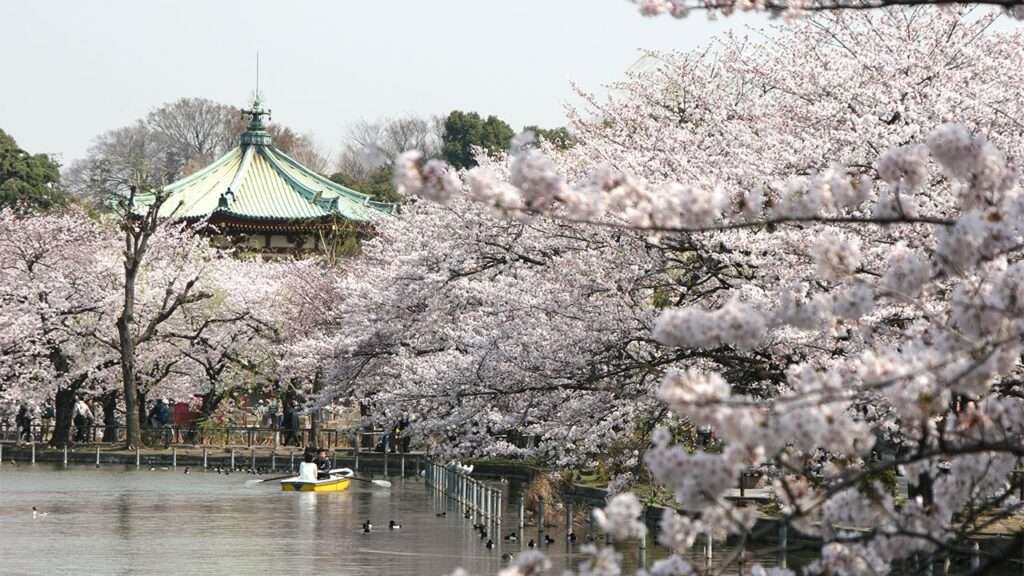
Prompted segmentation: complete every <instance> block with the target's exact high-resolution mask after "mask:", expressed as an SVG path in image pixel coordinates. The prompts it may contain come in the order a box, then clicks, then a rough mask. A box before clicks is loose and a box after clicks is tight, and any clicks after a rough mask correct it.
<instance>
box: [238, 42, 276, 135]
mask: <svg viewBox="0 0 1024 576" xmlns="http://www.w3.org/2000/svg"><path fill="white" fill-rule="evenodd" d="M246 116H248V117H249V126H248V127H247V128H246V130H245V132H242V137H241V139H240V140H241V143H242V145H246V144H256V145H264V146H269V145H270V134H268V133H267V131H266V129H265V127H264V125H263V117H264V116H266V117H267V120H270V110H269V109H267V110H264V109H263V98H262V97H261V96H260V53H259V52H256V91H255V92H254V93H253V97H252V106H251V107H250V108H249V109H248V110H246V109H245V108H243V109H242V118H245V117H246Z"/></svg>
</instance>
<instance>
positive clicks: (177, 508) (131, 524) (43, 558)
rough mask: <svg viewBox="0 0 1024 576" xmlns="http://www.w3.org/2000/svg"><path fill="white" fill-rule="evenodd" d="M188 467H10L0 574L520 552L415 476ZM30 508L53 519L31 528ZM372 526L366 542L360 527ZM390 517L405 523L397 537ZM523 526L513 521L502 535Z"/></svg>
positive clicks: (421, 559) (296, 569) (378, 569)
mask: <svg viewBox="0 0 1024 576" xmlns="http://www.w3.org/2000/svg"><path fill="white" fill-rule="evenodd" d="M183 472H184V468H183V467H178V468H177V469H162V470H149V469H145V468H144V469H142V470H136V469H135V468H134V467H122V466H104V467H102V468H98V469H97V468H94V467H84V466H71V467H69V468H66V469H65V468H64V467H62V466H59V465H55V466H54V465H46V464H40V465H36V466H30V465H18V466H14V465H11V464H9V463H4V464H2V466H0V574H11V575H55V574H56V575H61V574H68V575H71V574H74V575H76V576H80V575H83V574H96V575H105V574H115V575H126V576H127V575H135V574H154V575H165V574H166V575H172V574H173V575H175V576H180V575H183V574H191V575H221V574H246V575H252V574H274V575H289V576H290V575H295V574H314V573H319V574H339V575H362V574H367V575H370V574H388V575H396V576H403V575H410V576H411V575H416V576H421V575H436V576H440V575H443V574H449V573H451V571H452V570H454V569H455V568H456V567H458V566H461V567H463V568H466V569H467V570H469V571H470V572H471V573H472V574H480V575H493V574H495V573H497V571H498V570H499V569H500V568H501V567H502V566H503V565H505V564H507V562H505V561H503V560H502V559H501V556H502V554H503V553H505V552H512V553H515V552H518V551H520V550H521V549H522V548H523V547H524V546H525V543H524V541H523V540H520V541H519V542H515V543H512V542H507V541H504V540H502V539H497V540H496V543H497V547H496V548H495V549H493V550H488V549H487V548H486V547H485V546H484V544H483V542H482V541H481V540H480V538H479V536H478V535H477V533H476V532H475V531H474V530H473V528H472V522H471V521H469V520H466V519H464V518H463V517H462V514H460V513H459V512H458V511H456V510H455V508H454V506H453V505H452V503H451V502H450V501H448V500H447V499H444V498H442V497H440V496H438V495H437V494H436V493H435V492H434V491H433V490H432V489H431V488H429V487H427V486H425V485H424V483H423V482H422V481H421V480H420V479H416V478H407V479H405V480H402V479H399V478H397V477H392V478H391V480H392V481H393V482H394V485H393V487H392V488H391V489H390V490H387V489H380V488H376V487H372V486H369V485H367V484H363V483H359V482H354V483H353V487H352V489H350V490H348V491H346V492H341V493H334V494H311V493H294V492H281V491H280V489H279V487H278V486H277V484H276V483H264V484H256V485H252V483H251V482H248V483H247V482H246V481H247V480H251V478H252V477H251V476H247V475H244V474H237V473H236V474H231V475H229V476H228V475H223V474H217V473H214V472H205V473H204V472H202V471H196V470H194V469H193V471H192V473H191V474H189V475H185V474H184V473H183ZM508 501H509V500H508V499H507V498H506V500H505V502H508ZM32 506H37V507H38V508H39V509H40V510H44V511H46V512H47V513H48V516H47V517H46V518H45V519H40V520H35V521H33V519H32V512H31V510H32ZM445 509H447V510H450V512H449V513H448V514H447V516H446V517H443V518H439V517H437V513H438V512H439V511H441V510H445ZM367 519H369V520H370V521H371V522H372V523H373V524H374V530H373V532H372V533H371V534H363V533H362V529H361V525H362V523H363V521H364V520H367ZM389 520H395V521H396V522H400V523H401V524H402V528H401V529H400V530H398V531H389V530H388V529H387V524H388V521H389ZM517 524H518V517H517V516H515V515H514V514H506V516H505V519H504V524H503V526H502V531H501V533H502V534H507V533H508V532H509V531H511V530H518V526H517ZM533 530H534V531H533V532H532V533H528V534H527V538H529V537H531V536H536V532H535V529H533ZM550 533H551V534H552V536H554V537H555V538H556V539H557V542H556V543H555V544H552V545H551V546H550V547H548V548H547V550H546V551H547V552H548V553H549V555H550V556H551V557H552V560H553V563H554V567H555V570H553V571H552V573H554V574H559V573H560V572H561V570H560V569H561V568H564V567H566V566H569V565H571V564H573V563H575V562H576V561H577V560H578V559H579V555H578V554H573V552H574V549H573V548H570V547H569V546H568V545H567V544H566V543H565V541H564V538H563V537H562V536H564V533H563V532H559V531H558V530H557V529H556V530H552V531H550ZM524 540H525V539H524ZM695 548H699V546H698V547H695ZM722 552H724V550H722ZM624 553H625V556H626V563H627V564H628V565H630V566H631V567H635V566H636V565H637V563H638V562H639V561H640V559H639V555H638V551H637V550H636V547H635V546H634V547H631V548H629V549H626V550H624ZM717 553H718V550H716V554H717ZM647 554H648V555H649V560H653V558H654V557H658V556H662V555H663V554H664V551H660V550H658V549H657V548H656V547H654V546H652V547H651V549H650V550H649V551H648V553H647ZM693 554H694V555H695V556H699V554H700V550H699V549H695V550H694V551H693ZM764 556H765V557H764V558H758V559H759V560H767V561H769V563H770V560H771V559H770V555H767V554H766V555H764Z"/></svg>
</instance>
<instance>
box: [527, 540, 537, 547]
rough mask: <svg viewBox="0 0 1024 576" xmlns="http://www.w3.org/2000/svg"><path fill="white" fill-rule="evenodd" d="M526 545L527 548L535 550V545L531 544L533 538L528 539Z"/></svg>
mask: <svg viewBox="0 0 1024 576" xmlns="http://www.w3.org/2000/svg"><path fill="white" fill-rule="evenodd" d="M526 545H527V546H529V547H530V548H536V547H537V545H536V544H535V543H534V542H533V538H530V541H529V542H527V543H526Z"/></svg>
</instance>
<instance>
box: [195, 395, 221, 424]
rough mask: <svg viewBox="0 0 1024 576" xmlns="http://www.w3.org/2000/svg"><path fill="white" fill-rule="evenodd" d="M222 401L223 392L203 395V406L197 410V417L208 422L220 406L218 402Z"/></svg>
mask: <svg viewBox="0 0 1024 576" xmlns="http://www.w3.org/2000/svg"><path fill="white" fill-rule="evenodd" d="M223 399H224V393H223V392H207V393H206V394H203V405H202V406H201V407H200V408H199V412H200V416H199V417H200V418H202V419H203V420H209V419H210V418H211V417H212V416H213V413H214V412H215V411H216V410H217V407H218V406H220V401H221V400H223Z"/></svg>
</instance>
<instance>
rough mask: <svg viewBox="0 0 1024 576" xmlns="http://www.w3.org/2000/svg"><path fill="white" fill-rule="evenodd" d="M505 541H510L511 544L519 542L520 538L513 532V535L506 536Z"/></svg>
mask: <svg viewBox="0 0 1024 576" xmlns="http://www.w3.org/2000/svg"><path fill="white" fill-rule="evenodd" d="M505 540H508V541H509V542H515V541H516V540H519V536H516V533H515V531H514V530H513V531H512V533H511V534H509V535H508V536H505Z"/></svg>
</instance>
